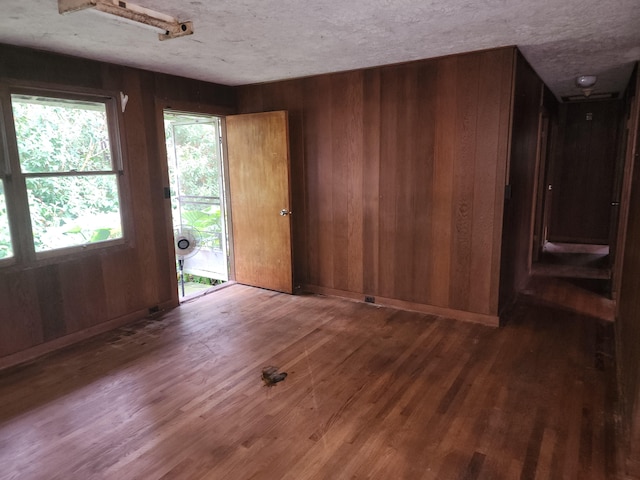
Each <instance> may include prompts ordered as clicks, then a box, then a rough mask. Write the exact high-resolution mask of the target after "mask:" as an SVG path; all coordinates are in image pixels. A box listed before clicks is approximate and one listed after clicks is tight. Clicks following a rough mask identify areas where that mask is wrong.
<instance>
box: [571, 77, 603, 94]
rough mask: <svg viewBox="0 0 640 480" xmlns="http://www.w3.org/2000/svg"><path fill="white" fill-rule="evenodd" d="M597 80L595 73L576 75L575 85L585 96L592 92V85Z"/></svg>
mask: <svg viewBox="0 0 640 480" xmlns="http://www.w3.org/2000/svg"><path fill="white" fill-rule="evenodd" d="M597 81H598V77H596V76H595V75H579V76H577V77H576V86H577V87H578V88H580V89H581V90H582V93H583V94H584V96H585V97H588V96H589V95H591V94H592V93H593V86H594V85H595V84H596V82H597Z"/></svg>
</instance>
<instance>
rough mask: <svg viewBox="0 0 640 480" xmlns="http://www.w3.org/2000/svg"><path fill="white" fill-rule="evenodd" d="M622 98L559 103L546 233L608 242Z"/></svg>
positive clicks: (554, 237) (562, 239) (556, 238)
mask: <svg viewBox="0 0 640 480" xmlns="http://www.w3.org/2000/svg"><path fill="white" fill-rule="evenodd" d="M621 106H622V104H621V102H620V101H617V100H614V101H599V102H597V101H596V102H594V101H592V102H582V103H575V104H568V105H563V106H561V112H562V115H563V116H562V117H561V123H562V124H563V125H562V128H563V132H564V135H563V138H562V139H561V140H560V142H559V144H560V145H559V148H560V150H559V155H558V156H556V160H555V162H554V172H553V173H552V180H551V182H550V183H551V184H552V187H553V201H552V202H551V209H550V218H549V234H548V239H549V240H550V241H552V242H569V243H595V244H608V242H609V228H610V219H611V199H612V193H613V180H614V172H615V166H616V147H617V142H618V133H617V127H618V123H619V118H620V114H621V112H622V110H621Z"/></svg>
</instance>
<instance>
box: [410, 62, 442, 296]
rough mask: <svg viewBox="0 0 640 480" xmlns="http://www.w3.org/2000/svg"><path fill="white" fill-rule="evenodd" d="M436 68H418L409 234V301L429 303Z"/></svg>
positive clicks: (432, 283) (429, 65) (432, 66)
mask: <svg viewBox="0 0 640 480" xmlns="http://www.w3.org/2000/svg"><path fill="white" fill-rule="evenodd" d="M436 87H437V69H436V68H435V66H434V65H433V64H431V63H428V64H425V65H423V66H421V67H420V69H419V72H418V85H417V91H416V100H417V101H416V108H417V113H416V119H415V131H414V136H415V142H416V156H417V158H416V160H417V165H416V175H414V178H413V184H412V189H413V192H414V193H413V195H414V198H415V208H416V210H417V212H418V213H419V215H417V217H416V218H415V221H414V225H415V228H414V229H413V231H412V232H411V233H412V235H413V245H414V251H413V259H412V260H413V262H414V264H415V268H414V271H413V278H412V282H411V285H410V288H411V298H412V299H413V300H412V301H414V302H418V303H424V304H428V303H430V295H431V290H432V287H433V285H434V284H435V283H436V282H437V281H438V280H437V279H433V278H432V277H431V272H432V268H431V267H432V264H433V245H432V240H433V239H432V236H431V228H432V225H433V202H432V201H431V198H432V196H433V168H434V162H435V155H434V153H435V152H434V149H435V131H436V129H435V122H434V119H435V118H436V117H435V115H436V98H435V95H434V92H435V91H436Z"/></svg>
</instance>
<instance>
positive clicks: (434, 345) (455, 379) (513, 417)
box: [0, 285, 616, 480]
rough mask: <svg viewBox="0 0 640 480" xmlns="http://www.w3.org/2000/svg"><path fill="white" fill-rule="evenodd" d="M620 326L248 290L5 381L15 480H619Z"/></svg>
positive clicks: (8, 460) (3, 427) (4, 376)
mask: <svg viewBox="0 0 640 480" xmlns="http://www.w3.org/2000/svg"><path fill="white" fill-rule="evenodd" d="M610 327H611V325H610V324H609V323H606V322H601V321H600V320H597V319H595V318H593V317H586V316H580V315H579V314H578V313H574V312H568V311H564V310H559V309H554V308H553V307H551V306H548V305H543V304H526V303H521V304H519V305H518V306H517V307H516V308H515V309H514V310H513V312H512V314H511V315H510V317H509V319H508V321H507V323H506V325H505V326H504V327H502V328H500V329H493V328H490V327H485V326H482V325H477V324H468V323H463V322H457V321H454V320H450V319H446V318H441V317H435V316H430V315H425V314H422V313H412V312H406V311H399V310H394V309H391V308H383V307H378V306H374V305H370V304H364V303H358V302H352V301H346V300H340V299H336V298H327V297H322V296H313V295H299V296H290V295H284V294H279V293H274V292H270V291H266V290H260V289H256V288H251V287H247V286H243V285H234V286H231V287H229V288H226V289H223V290H220V291H218V292H215V293H213V294H210V295H206V296H204V297H202V298H200V299H198V300H195V301H192V302H189V303H186V304H183V305H182V306H181V307H179V308H177V309H175V310H173V311H170V312H167V313H165V314H162V315H159V316H157V317H156V318H150V319H148V320H145V321H143V322H141V323H138V324H136V325H132V326H129V327H125V328H121V329H118V330H116V331H113V332H111V333H108V334H104V335H101V336H99V337H96V338H94V339H92V340H89V341H86V342H84V343H82V344H78V345H75V346H73V347H69V348H67V349H65V350H63V351H60V352H57V353H54V354H51V355H48V356H47V357H44V358H42V359H39V360H37V361H35V362H32V363H30V364H28V365H24V366H21V367H17V368H13V369H10V370H5V371H3V372H0V406H1V407H2V408H0V465H2V468H1V469H0V479H18V478H19V479H65V480H74V479H82V480H85V479H92V478H96V479H118V480H120V479H125V480H126V479H140V478H144V479H187V478H188V479H220V478H225V479H274V478H279V479H280V478H281V479H295V480H299V479H325V478H381V479H386V478H407V479H418V478H423V479H437V480H441V479H467V480H475V479H502V478H504V479H512V478H513V479H516V478H522V479H555V478H558V479H581V480H582V479H608V478H611V479H614V478H616V477H615V474H616V472H615V471H613V469H614V468H615V458H616V451H615V430H614V425H615V415H614V414H615V412H614V410H613V408H614V401H615V388H614V381H615V377H614V367H613V361H614V359H613V358H612V353H611V352H612V351H613V350H612V345H610V343H611V342H612V335H610V334H609V333H607V332H608V330H607V329H610ZM270 365H273V366H276V367H278V368H279V369H280V370H281V371H286V372H287V373H288V376H287V378H286V379H285V380H284V381H282V382H280V383H278V384H276V385H275V386H273V387H266V386H264V384H263V382H262V380H261V378H260V377H261V371H262V369H263V368H264V367H266V366H270Z"/></svg>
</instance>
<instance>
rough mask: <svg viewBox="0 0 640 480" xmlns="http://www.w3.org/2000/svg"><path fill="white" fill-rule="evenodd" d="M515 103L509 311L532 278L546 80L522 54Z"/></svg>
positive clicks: (505, 301) (505, 275) (507, 238)
mask: <svg viewBox="0 0 640 480" xmlns="http://www.w3.org/2000/svg"><path fill="white" fill-rule="evenodd" d="M515 62H516V66H515V80H514V81H515V84H514V93H513V100H512V102H513V104H512V110H511V111H512V112H513V117H512V130H511V150H510V154H509V155H510V158H509V165H508V170H507V175H508V178H507V183H508V184H509V196H510V198H507V199H506V200H505V202H504V226H503V232H502V254H501V268H500V304H499V310H500V311H502V310H503V309H504V308H506V307H507V306H508V305H509V304H510V303H511V302H512V301H513V300H514V298H515V295H516V293H517V292H518V291H520V290H522V289H523V288H524V287H525V286H526V284H527V281H528V279H529V269H530V265H529V263H530V260H529V257H530V252H531V237H532V234H533V224H532V205H533V201H534V190H535V181H536V168H535V167H536V152H537V146H538V145H537V139H538V127H539V116H540V111H541V109H540V107H541V102H542V85H543V84H542V81H541V80H540V78H539V77H538V75H537V74H536V72H535V71H534V70H533V69H532V68H531V66H530V65H529V64H528V63H527V61H526V60H525V59H524V57H522V55H520V54H518V55H517V57H516V59H515Z"/></svg>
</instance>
